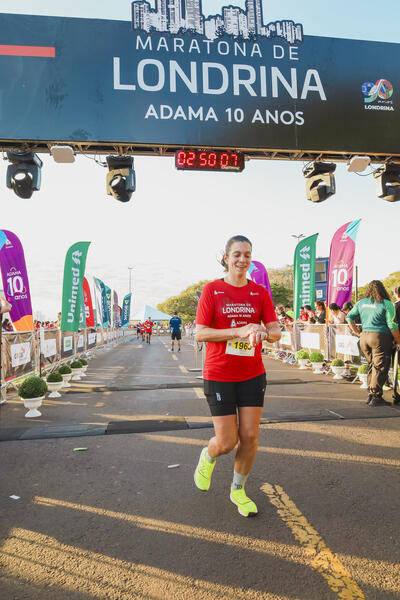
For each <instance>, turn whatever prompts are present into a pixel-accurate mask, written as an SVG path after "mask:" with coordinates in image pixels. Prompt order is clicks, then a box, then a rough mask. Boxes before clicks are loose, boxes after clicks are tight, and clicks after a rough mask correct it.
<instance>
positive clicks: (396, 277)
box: [351, 271, 400, 302]
mask: <svg viewBox="0 0 400 600" xmlns="http://www.w3.org/2000/svg"><path fill="white" fill-rule="evenodd" d="M382 283H383V285H384V286H385V288H386V291H387V293H388V294H389V296H390V299H391V300H393V301H394V300H395V297H394V294H393V288H395V287H398V286H399V285H400V271H395V272H394V273H390V275H388V276H387V277H385V279H382ZM367 285H368V284H366V285H363V286H362V287H359V288H358V299H359V300H361V298H363V297H364V294H365V291H366V289H367ZM351 298H352V301H353V302H355V291H354V290H353V293H352V295H351Z"/></svg>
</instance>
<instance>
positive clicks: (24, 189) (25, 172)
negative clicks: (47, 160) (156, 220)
mask: <svg viewBox="0 0 400 600" xmlns="http://www.w3.org/2000/svg"><path fill="white" fill-rule="evenodd" d="M7 158H8V160H9V161H10V162H11V163H12V164H11V165H8V167H7V187H8V188H10V189H12V190H14V192H15V193H16V194H17V196H19V197H20V198H30V197H31V196H32V194H33V192H34V191H35V190H36V191H37V190H40V182H41V168H42V164H43V163H42V161H41V160H40V158H39V157H38V155H37V154H35V153H34V152H31V151H30V150H11V151H10V152H7Z"/></svg>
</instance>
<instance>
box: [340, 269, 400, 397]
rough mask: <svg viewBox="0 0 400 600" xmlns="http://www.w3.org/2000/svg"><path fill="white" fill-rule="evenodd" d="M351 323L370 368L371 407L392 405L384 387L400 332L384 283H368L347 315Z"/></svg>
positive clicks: (398, 346) (399, 341)
mask: <svg viewBox="0 0 400 600" xmlns="http://www.w3.org/2000/svg"><path fill="white" fill-rule="evenodd" d="M357 316H359V317H360V319H361V324H362V332H361V334H360V332H359V331H358V329H357V326H356V324H355V319H356V317H357ZM347 322H348V323H349V326H350V329H351V330H352V332H353V333H354V335H356V336H357V337H359V338H360V348H361V350H362V352H363V354H364V356H365V358H366V359H367V362H368V365H369V371H368V390H369V394H368V398H367V401H366V403H367V404H368V405H369V406H383V405H389V403H388V402H385V400H384V399H383V397H382V396H383V385H384V383H385V381H386V378H387V375H388V372H389V368H390V362H391V358H392V348H393V339H394V341H395V342H396V346H397V350H398V349H399V348H400V333H399V325H398V323H397V321H396V311H395V307H394V305H393V304H392V302H391V301H390V299H389V294H388V293H387V291H386V289H385V286H384V285H383V283H382V282H381V281H379V280H376V279H374V280H373V281H371V282H370V283H369V284H368V286H367V288H366V290H365V295H364V298H363V299H362V300H360V301H359V302H357V304H356V305H355V306H354V308H353V309H352V310H351V311H350V312H349V314H348V315H347Z"/></svg>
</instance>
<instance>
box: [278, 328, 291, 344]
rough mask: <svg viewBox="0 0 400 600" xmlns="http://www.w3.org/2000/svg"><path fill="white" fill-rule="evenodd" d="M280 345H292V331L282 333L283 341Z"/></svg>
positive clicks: (281, 340) (280, 341)
mask: <svg viewBox="0 0 400 600" xmlns="http://www.w3.org/2000/svg"><path fill="white" fill-rule="evenodd" d="M279 343H280V344H281V345H282V346H291V345H292V336H291V335H290V331H282V333H281V339H280V340H279Z"/></svg>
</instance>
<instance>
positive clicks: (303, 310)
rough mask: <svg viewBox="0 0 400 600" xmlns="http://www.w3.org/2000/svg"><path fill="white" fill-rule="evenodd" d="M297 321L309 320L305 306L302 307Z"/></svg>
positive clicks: (304, 321) (305, 321)
mask: <svg viewBox="0 0 400 600" xmlns="http://www.w3.org/2000/svg"><path fill="white" fill-rule="evenodd" d="M297 321H300V322H303V323H307V321H308V314H307V313H306V311H305V309H304V306H301V307H300V315H299V318H298V319H297Z"/></svg>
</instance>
